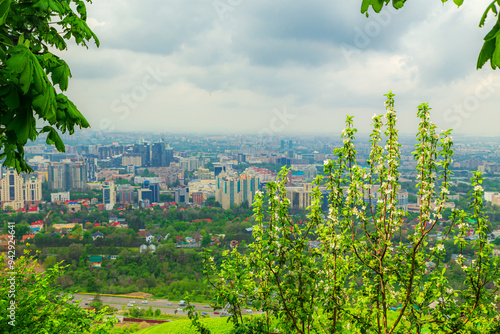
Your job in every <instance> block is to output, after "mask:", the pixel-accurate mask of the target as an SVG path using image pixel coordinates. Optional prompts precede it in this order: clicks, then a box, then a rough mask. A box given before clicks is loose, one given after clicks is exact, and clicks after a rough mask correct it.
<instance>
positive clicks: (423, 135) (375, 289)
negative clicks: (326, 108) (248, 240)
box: [205, 93, 500, 334]
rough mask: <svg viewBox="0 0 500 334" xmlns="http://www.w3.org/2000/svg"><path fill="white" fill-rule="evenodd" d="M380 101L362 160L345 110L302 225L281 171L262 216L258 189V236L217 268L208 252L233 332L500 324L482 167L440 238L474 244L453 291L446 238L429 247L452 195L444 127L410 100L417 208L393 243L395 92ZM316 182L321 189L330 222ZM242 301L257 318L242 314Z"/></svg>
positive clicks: (440, 329)
mask: <svg viewBox="0 0 500 334" xmlns="http://www.w3.org/2000/svg"><path fill="white" fill-rule="evenodd" d="M386 96H387V102H386V104H385V105H386V113H385V115H374V116H373V118H372V120H373V131H372V133H371V135H370V143H371V153H370V155H369V158H368V160H367V163H368V167H365V168H364V167H361V166H360V165H359V164H358V162H357V160H356V157H357V152H356V147H355V145H354V139H355V134H356V132H357V130H356V129H355V128H354V127H353V117H350V116H348V117H347V121H346V128H345V130H344V131H343V132H342V139H343V147H341V148H337V149H335V150H334V155H335V156H336V159H334V160H327V161H325V163H324V172H325V173H324V174H325V176H324V177H322V176H319V177H318V178H316V180H315V181H314V183H313V190H312V192H311V195H310V196H311V205H310V207H309V208H308V209H309V210H310V213H309V215H308V221H307V222H306V223H305V224H303V225H302V226H299V225H298V224H296V223H294V221H293V219H292V217H290V215H289V212H288V211H289V208H290V199H289V198H287V193H286V188H285V187H286V184H287V183H288V181H289V180H288V178H287V172H288V171H287V169H286V168H284V169H283V170H282V171H281V172H280V173H279V178H278V181H277V182H274V183H269V184H268V188H267V194H268V197H269V209H268V211H269V212H268V213H267V214H265V213H264V210H263V200H264V196H263V194H262V193H260V192H258V193H257V194H256V196H255V202H254V215H255V218H256V222H257V225H256V226H255V227H254V232H253V236H254V238H255V242H254V243H252V244H250V245H249V252H248V254H246V255H244V254H242V253H240V252H239V251H238V250H237V249H234V250H232V251H231V252H226V253H225V256H224V258H223V259H222V260H221V261H222V263H221V264H220V266H218V265H216V260H215V259H213V258H212V257H210V253H209V252H207V253H206V254H205V261H206V270H205V273H206V277H207V281H208V283H209V284H210V285H211V286H212V287H213V288H214V290H215V293H216V296H217V300H218V303H219V305H220V306H226V308H227V309H228V311H229V313H230V315H231V320H232V322H233V324H234V331H235V332H237V333H384V334H387V333H422V332H423V331H424V330H426V331H431V332H432V333H493V332H496V330H497V329H495V326H496V325H495V322H494V321H492V320H493V319H494V318H496V319H497V320H498V313H497V311H496V305H497V298H498V288H499V286H500V274H499V270H498V269H499V260H498V258H497V257H494V256H492V247H493V246H492V245H491V244H489V243H488V242H487V234H488V231H489V222H488V220H487V217H485V216H484V215H483V214H482V212H481V209H482V206H483V203H482V195H483V188H482V187H481V183H482V179H481V174H480V173H479V172H477V173H474V176H473V177H472V179H471V181H472V186H473V190H472V191H471V192H470V193H469V196H470V209H471V213H466V212H464V211H459V210H455V211H454V212H453V215H452V221H453V223H452V224H451V225H450V227H449V228H447V230H446V232H445V234H444V235H443V238H442V239H448V238H454V240H455V243H457V244H459V245H460V249H462V250H463V249H465V248H466V247H472V248H473V249H474V250H475V256H474V258H473V259H472V261H470V262H466V261H465V258H464V257H463V256H462V254H460V256H459V259H458V262H459V264H460V266H461V267H462V271H463V273H462V276H461V277H462V278H463V280H462V285H461V289H454V288H453V287H452V286H451V284H450V282H449V280H448V276H447V267H446V265H445V264H444V255H445V252H446V249H445V247H444V244H443V240H438V241H437V242H436V244H435V245H434V246H431V245H430V244H429V234H430V233H431V232H432V231H433V229H434V228H435V227H436V225H437V224H438V223H439V222H440V220H441V219H442V211H443V209H444V204H445V202H446V200H447V196H448V194H449V191H448V187H449V178H450V170H449V168H450V165H451V163H452V161H453V160H452V157H453V151H452V145H453V142H452V138H451V136H450V133H451V131H443V132H442V133H438V132H437V130H436V125H435V124H434V123H432V122H431V121H430V108H429V106H428V105H427V104H425V103H424V104H421V105H420V106H419V107H418V113H417V115H418V117H419V119H420V125H419V130H418V133H417V140H418V143H417V144H416V146H415V152H414V155H415V157H416V160H417V167H416V169H417V172H418V177H417V178H418V185H417V187H418V196H419V197H420V203H421V205H420V215H419V218H418V224H417V225H416V226H415V230H414V233H413V234H410V235H409V236H408V240H405V242H403V241H402V240H400V239H399V238H397V237H399V236H400V232H401V229H402V222H403V217H404V216H405V211H404V210H403V209H401V208H400V206H399V203H398V192H399V189H400V186H399V182H398V180H399V176H400V173H399V171H398V168H399V159H400V146H401V145H400V144H399V143H398V130H397V128H396V120H397V118H396V112H395V110H394V95H393V94H392V93H389V94H387V95H386ZM320 186H321V187H326V190H327V192H328V213H327V217H325V216H324V215H323V211H322V209H321V204H322V192H321V190H320ZM374 189H377V191H376V193H377V194H378V196H377V198H375V190H374ZM264 217H269V220H265V219H264ZM469 222H474V226H471V227H473V228H474V229H475V231H476V234H477V239H476V240H468V239H466V238H465V237H466V230H467V229H468V228H469V226H468V224H470V223H469ZM311 241H315V245H317V247H314V246H312V245H313V244H314V243H311ZM430 263H432V264H433V265H432V268H430V266H429V264H430ZM247 305H252V307H253V308H255V309H256V310H262V312H263V315H261V316H258V317H243V314H244V312H243V309H244V308H248V306H247Z"/></svg>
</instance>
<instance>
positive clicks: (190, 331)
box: [136, 318, 233, 334]
mask: <svg viewBox="0 0 500 334" xmlns="http://www.w3.org/2000/svg"><path fill="white" fill-rule="evenodd" d="M228 319H229V318H207V319H203V320H201V321H202V322H203V323H204V324H206V326H207V328H208V329H209V330H210V331H211V332H212V333H217V334H228V333H229V332H230V331H231V328H232V327H233V325H232V324H231V323H228V322H227V321H228ZM195 333H197V332H196V330H195V328H194V327H192V326H191V320H189V319H186V320H175V321H172V322H167V323H164V324H161V325H156V326H153V327H149V328H146V329H143V330H140V331H138V332H136V334H195Z"/></svg>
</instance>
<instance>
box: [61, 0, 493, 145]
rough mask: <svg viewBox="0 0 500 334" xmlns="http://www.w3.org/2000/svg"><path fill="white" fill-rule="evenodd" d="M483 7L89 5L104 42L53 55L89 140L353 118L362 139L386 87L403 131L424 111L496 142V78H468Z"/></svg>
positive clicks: (327, 125)
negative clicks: (67, 73)
mask: <svg viewBox="0 0 500 334" xmlns="http://www.w3.org/2000/svg"><path fill="white" fill-rule="evenodd" d="M487 4H488V3H487V1H483V0H480V1H476V2H474V3H473V2H471V1H468V2H467V1H466V2H465V3H464V5H463V6H462V7H461V8H458V9H457V7H456V6H455V5H454V4H453V3H452V2H451V1H449V3H446V4H444V5H442V4H441V2H440V1H437V0H424V1H420V2H416V1H409V2H407V4H406V6H405V7H404V8H403V9H402V10H399V11H395V10H393V9H388V8H386V9H384V11H383V13H381V14H372V15H370V16H369V18H366V17H365V16H364V15H362V14H361V13H360V6H361V0H357V1H352V2H349V3H348V2H345V3H334V2H326V1H308V2H292V1H283V0H277V1H274V2H272V3H269V2H264V1H260V0H256V1H253V2H250V1H243V0H215V1H209V2H205V1H191V2H190V3H189V4H186V2H181V1H178V0H170V1H155V0H145V1H141V2H132V1H128V0H122V1H120V2H118V1H114V0H107V1H104V0H95V1H93V3H92V4H90V5H88V8H87V9H88V13H89V15H88V16H89V18H88V23H89V26H90V27H91V28H92V29H93V30H94V32H95V33H96V34H97V36H98V37H99V39H100V42H101V46H100V47H99V48H95V47H90V48H89V49H85V48H81V47H77V46H75V45H70V46H69V50H68V51H66V52H63V53H62V54H61V56H62V57H63V58H64V59H65V60H66V61H67V62H68V64H69V66H70V68H71V70H72V74H73V78H72V79H71V81H70V85H69V91H68V96H69V97H70V98H71V99H72V100H73V101H74V102H75V103H76V104H77V106H78V107H79V109H80V110H81V111H82V113H83V114H84V115H85V116H86V118H87V119H88V120H89V122H90V123H91V125H92V128H93V130H98V131H99V130H100V131H120V132H121V131H151V132H171V133H181V132H183V133H245V134H273V135H289V134H301V133H305V134H310V133H317V134H319V135H323V134H333V133H334V132H338V131H339V130H340V129H342V128H343V124H344V120H345V115H346V114H349V115H354V116H355V120H356V121H355V124H356V127H357V128H359V129H360V131H361V132H365V133H366V132H368V131H369V129H370V122H371V117H372V115H373V114H374V113H377V114H381V113H383V112H384V106H383V103H384V100H385V98H384V97H383V95H384V94H386V93H387V92H388V91H393V92H394V93H395V94H396V109H397V111H398V120H399V128H400V130H401V132H402V133H407V134H410V133H412V132H415V131H416V129H417V125H416V123H417V119H416V108H417V106H418V104H420V103H422V102H429V103H430V105H431V107H432V108H433V117H432V118H433V120H434V121H435V122H436V123H437V125H438V127H439V128H453V129H454V130H455V133H457V134H469V135H496V134H497V133H498V131H497V129H496V124H498V121H499V118H498V117H499V116H497V115H496V114H495V112H494V111H495V110H497V109H498V107H496V108H495V106H498V104H499V102H500V92H499V91H500V75H499V74H497V73H495V71H493V70H491V68H490V66H489V64H486V65H485V66H484V68H483V69H482V70H479V71H477V70H475V65H476V60H477V55H478V53H479V50H480V48H481V45H482V38H483V37H484V35H485V34H486V33H488V31H489V30H490V29H491V26H492V24H491V18H490V20H489V21H487V22H489V24H487V25H486V27H484V28H478V22H479V18H480V17H481V15H482V13H483V11H484V9H485V8H486V6H487ZM84 131H85V130H84Z"/></svg>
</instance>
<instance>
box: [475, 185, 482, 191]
mask: <svg viewBox="0 0 500 334" xmlns="http://www.w3.org/2000/svg"><path fill="white" fill-rule="evenodd" d="M474 191H483V187H481V186H479V185H477V186H475V187H474Z"/></svg>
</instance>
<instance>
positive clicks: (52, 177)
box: [47, 162, 67, 190]
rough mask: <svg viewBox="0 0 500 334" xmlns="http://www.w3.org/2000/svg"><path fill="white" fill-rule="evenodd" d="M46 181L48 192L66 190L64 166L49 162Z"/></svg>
mask: <svg viewBox="0 0 500 334" xmlns="http://www.w3.org/2000/svg"><path fill="white" fill-rule="evenodd" d="M47 181H48V183H49V189H50V190H67V186H66V167H65V165H64V164H63V163H60V162H51V163H50V164H49V166H48V180H47Z"/></svg>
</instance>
